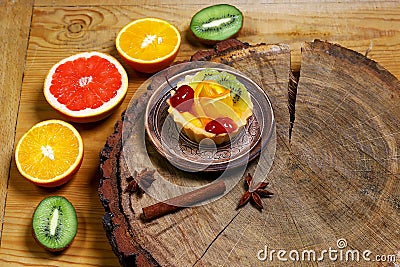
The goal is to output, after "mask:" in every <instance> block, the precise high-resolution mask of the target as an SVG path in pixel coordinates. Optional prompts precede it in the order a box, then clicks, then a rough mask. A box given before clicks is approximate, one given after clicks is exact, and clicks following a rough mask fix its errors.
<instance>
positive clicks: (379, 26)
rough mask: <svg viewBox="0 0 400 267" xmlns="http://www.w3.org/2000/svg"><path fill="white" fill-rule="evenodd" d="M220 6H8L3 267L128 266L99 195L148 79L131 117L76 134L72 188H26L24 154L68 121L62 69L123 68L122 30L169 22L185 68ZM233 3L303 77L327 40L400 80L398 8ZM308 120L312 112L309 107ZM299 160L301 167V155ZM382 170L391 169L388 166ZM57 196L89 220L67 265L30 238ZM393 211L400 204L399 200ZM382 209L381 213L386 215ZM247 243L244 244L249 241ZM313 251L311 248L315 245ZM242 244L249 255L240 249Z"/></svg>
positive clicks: (245, 33)
mask: <svg viewBox="0 0 400 267" xmlns="http://www.w3.org/2000/svg"><path fill="white" fill-rule="evenodd" d="M214 2H215V3H216V1H207V2H203V3H193V2H192V1H186V0H184V1H181V2H180V4H178V5H177V4H176V1H101V0H93V1H92V0H87V1H81V0H74V1H69V2H68V4H66V3H65V2H62V1H53V0H48V1H47V0H37V1H35V2H34V3H33V1H11V0H10V1H8V0H5V1H4V0H0V21H1V24H0V37H1V40H2V41H1V48H2V50H1V55H2V60H3V61H2V64H0V91H1V95H2V98H1V106H0V112H1V126H0V127H1V130H2V135H1V137H0V140H1V143H2V147H1V150H0V151H1V156H2V157H1V160H0V163H1V164H0V219H1V221H2V231H1V247H0V264H1V266H31V265H39V266H43V265H47V266H118V265H119V263H118V260H117V258H116V257H115V255H114V253H113V252H112V250H111V247H110V245H109V244H108V240H107V238H106V236H105V234H104V231H103V228H102V225H101V218H102V215H103V208H102V206H101V203H100V202H99V199H98V194H97V187H98V179H99V178H98V177H99V172H98V165H99V151H100V149H101V148H102V146H103V145H104V143H105V140H106V138H107V136H108V135H109V134H110V133H111V132H112V131H113V125H114V123H115V121H116V120H118V119H119V118H120V113H121V112H122V111H123V110H124V109H125V108H126V106H127V104H128V103H129V100H130V98H131V97H132V96H133V95H134V93H135V91H136V89H137V88H138V87H139V86H140V84H141V83H142V82H144V81H145V80H146V79H147V77H148V76H146V75H142V74H139V73H136V72H134V71H132V70H130V69H129V68H127V70H128V73H129V78H130V83H129V93H128V95H127V98H126V100H125V102H124V104H123V105H122V106H121V108H120V109H119V110H117V111H116V113H115V114H113V115H112V116H111V117H109V118H108V119H106V120H104V121H102V122H99V123H92V124H84V125H79V124H77V125H76V126H77V128H78V130H79V131H80V132H81V134H82V136H83V139H84V143H85V158H84V161H83V164H82V167H81V169H80V171H79V172H78V173H77V174H76V175H75V177H74V179H73V180H72V181H71V182H70V183H68V184H66V185H65V186H63V187H61V188H57V189H53V190H46V189H42V188H39V187H36V186H34V185H32V184H30V183H28V182H27V181H25V180H24V179H23V178H22V176H21V175H20V174H19V173H18V171H17V170H16V167H15V163H14V161H13V148H14V144H15V142H16V141H17V140H18V139H19V138H20V137H21V136H22V134H23V133H24V132H25V131H26V130H28V129H29V128H30V127H31V126H32V125H33V124H35V123H36V122H39V121H41V120H45V119H50V118H59V116H58V115H57V114H56V113H55V112H54V111H53V110H52V109H51V108H50V106H49V105H48V104H47V103H46V101H45V99H44V97H43V94H42V84H43V81H44V78H45V76H46V73H47V71H48V70H49V68H50V67H51V66H52V65H53V64H54V63H56V62H57V61H58V60H60V59H62V58H64V57H66V56H69V55H71V54H73V53H76V52H83V51H90V50H99V51H103V52H108V53H110V54H111V55H114V56H116V57H117V58H118V56H117V52H116V49H115V47H114V39H115V37H116V34H117V32H118V30H119V29H120V28H121V27H122V26H124V25H125V24H127V23H128V22H129V21H131V20H133V19H136V18H140V17H145V16H155V17H160V18H163V19H166V20H169V21H170V22H171V23H172V24H174V25H176V26H177V27H178V29H179V31H180V32H181V34H182V36H183V37H184V38H183V43H182V46H181V49H180V52H179V55H178V58H177V60H185V59H188V57H189V56H190V55H192V54H193V53H194V52H195V51H197V50H199V49H205V47H203V46H201V45H199V44H197V43H192V42H190V41H189V40H188V39H187V38H186V35H187V27H188V24H189V21H190V18H191V16H192V15H193V14H194V13H195V12H196V11H197V10H199V9H200V8H202V7H204V6H207V5H210V4H212V3H214ZM231 3H232V4H235V5H236V6H238V7H239V8H240V9H241V10H242V11H243V12H244V14H245V24H244V27H243V29H242V31H241V33H240V35H239V39H240V40H242V41H247V42H250V43H253V44H255V43H260V42H266V43H272V44H273V43H286V44H288V45H289V46H290V48H291V50H292V68H294V69H299V67H300V61H301V58H300V47H301V46H302V45H303V43H304V41H312V40H313V39H315V38H319V39H322V40H328V41H330V42H334V43H339V44H341V45H343V46H346V47H348V48H350V49H353V50H355V51H357V52H360V53H362V54H365V53H366V52H367V51H368V57H369V58H371V59H373V60H375V61H377V62H379V64H380V65H381V66H383V67H384V68H386V69H388V70H389V71H390V72H391V73H392V74H393V75H394V76H395V77H397V78H400V33H399V29H400V20H399V17H400V4H399V2H398V1H362V2H358V3H354V2H353V1H341V2H340V3H338V2H336V1H317V0H309V1H305V0H302V1H300V0H299V1H285V2H282V1H277V0H276V1H265V2H263V3H257V2H255V1H254V2H250V1H248V2H245V3H241V2H240V1H232V2H231ZM339 100H343V99H342V98H341V99H339ZM304 103H306V102H304ZM300 110H301V109H300ZM303 111H304V112H310V110H308V109H307V108H306V107H305V108H304V110H303ZM15 128H16V130H15ZM370 138H375V137H374V136H371V137H370ZM360 140H364V139H360ZM393 140H395V139H393ZM393 140H392V141H391V142H392V143H390V142H389V143H390V144H391V145H390V146H389V151H391V153H392V155H393V157H395V156H397V157H398V155H397V154H396V153H395V152H394V151H395V150H394V149H395V148H396V144H397V146H398V143H396V142H394V141H393ZM339 141H340V140H339ZM350 148H351V147H349V149H350ZM298 155H299V157H300V156H301V153H299V154H298ZM386 159H387V158H386ZM305 160H306V159H305ZM382 160H383V161H384V158H382ZM366 162H367V161H366ZM376 164H377V165H376V166H378V167H379V166H380V167H382V166H386V165H382V164H388V162H387V161H384V162H377V163H376ZM10 166H11V168H10ZM392 166H393V165H392ZM389 167H390V166H389ZM389 167H387V168H386V167H385V168H383V167H382V168H380V169H379V170H381V171H382V172H384V171H387V170H390V171H391V172H392V174H393V175H394V176H393V177H392V178H390V179H388V180H387V182H388V184H387V185H386V186H385V187H382V188H378V189H379V190H383V192H385V193H388V192H389V191H390V190H393V188H395V187H394V186H395V185H393V183H394V182H395V181H396V180H395V178H397V179H398V177H397V176H396V175H398V170H397V171H396V170H395V169H390V168H389ZM343 168H344V167H343ZM9 169H10V171H9ZM310 171H315V170H310ZM397 181H398V180H397ZM391 183H392V184H391ZM288 189H289V188H288ZM326 190H329V189H326ZM373 190H374V189H373V188H372V187H370V188H369V189H368V188H367V189H366V191H365V192H366V196H365V197H366V198H370V197H373V196H374V195H373V194H374V191H373ZM388 190H389V191H388ZM52 194H60V195H64V196H66V197H67V198H69V199H70V200H71V201H72V202H73V204H74V205H75V207H76V209H77V212H78V220H79V229H78V235H77V237H76V240H75V241H74V243H73V245H72V246H71V247H70V248H69V249H68V250H67V251H65V252H64V253H62V254H59V255H53V254H50V253H47V252H45V251H43V250H42V249H41V248H39V247H37V246H36V244H35V243H34V241H33V239H32V237H31V235H30V220H31V216H32V213H33V210H34V208H35V206H36V205H37V203H38V202H39V201H40V200H41V199H42V198H43V197H45V196H48V195H52ZM288 201H289V200H288ZM291 201H296V196H293V198H292V199H291ZM332 201H335V200H332ZM381 201H384V200H381ZM388 201H392V203H396V201H395V200H394V199H391V200H390V199H389V200H388ZM288 203H289V202H288ZM288 205H289V204H288ZM382 207H383V206H382V205H378V207H377V208H378V209H379V208H382ZM365 208H369V209H372V208H373V207H365ZM331 211H332V219H334V220H335V221H336V222H337V223H340V222H341V218H347V220H349V218H348V217H341V216H348V214H347V215H346V214H345V215H341V214H337V213H334V210H331ZM299 212H300V211H299ZM326 212H327V211H326ZM244 219H245V218H244ZM360 219H362V218H361V217H360V218H359V220H360ZM394 219H396V218H394ZM287 220H290V218H287ZM359 220H358V221H357V220H356V223H355V224H354V225H357V223H360V221H359ZM397 220H398V216H397ZM384 221H385V220H382V219H381V218H379V217H377V218H375V219H373V220H372V223H371V224H369V225H368V226H369V229H370V231H373V232H377V231H379V230H380V226H382V225H383V223H384ZM310 223H312V222H310ZM244 225H245V226H244V227H243V231H244V232H246V231H248V226H246V224H244ZM254 227H258V228H259V230H260V231H262V229H263V228H264V227H278V228H276V231H277V232H279V231H285V229H284V228H279V227H280V226H279V225H276V224H274V222H271V221H265V222H264V223H262V224H260V225H257V226H254ZM382 227H383V226H382ZM286 230H287V229H286ZM300 230H301V229H300ZM300 230H299V231H300ZM291 231H293V230H291ZM348 231H354V232H355V233H354V236H356V235H357V236H359V237H360V240H361V241H360V242H362V241H363V240H364V239H363V236H366V235H368V233H359V232H357V228H356V227H350V228H349V230H348ZM300 232H301V231H300ZM238 235H239V236H240V233H238ZM332 238H333V237H330V236H327V237H326V240H329V241H332ZM236 240H238V239H236ZM233 241H234V240H233ZM233 241H232V242H233ZM261 241H263V240H261ZM293 242H294V241H292V240H282V244H284V245H285V246H284V248H288V247H290V244H292V243H293ZM304 242H305V243H304V244H305V246H306V245H307V244H308V243H307V241H304ZM388 242H389V241H388ZM261 243H262V242H261ZM238 244H239V245H243V244H241V243H240V242H239V243H238ZM354 245H357V244H354ZM282 246H283V245H282ZM204 260H206V259H204Z"/></svg>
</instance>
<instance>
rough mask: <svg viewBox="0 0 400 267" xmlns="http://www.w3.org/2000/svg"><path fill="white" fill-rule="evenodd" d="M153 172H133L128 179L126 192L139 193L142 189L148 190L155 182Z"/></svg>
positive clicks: (145, 170) (146, 170)
mask: <svg viewBox="0 0 400 267" xmlns="http://www.w3.org/2000/svg"><path fill="white" fill-rule="evenodd" d="M155 172H156V171H155V170H152V171H151V170H148V169H147V168H146V169H144V170H142V171H141V172H139V173H138V172H137V171H136V170H135V171H134V172H133V174H132V176H130V177H129V178H128V182H129V183H128V185H127V187H126V189H125V191H127V192H131V193H134V192H140V191H143V189H146V188H149V187H150V186H151V184H152V183H153V182H154V181H155V180H156V178H154V173H155Z"/></svg>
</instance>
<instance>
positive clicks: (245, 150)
mask: <svg viewBox="0 0 400 267" xmlns="http://www.w3.org/2000/svg"><path fill="white" fill-rule="evenodd" d="M208 68H209V67H208ZM203 69H204V68H195V69H189V70H183V71H180V72H178V73H175V74H174V75H172V76H170V77H168V78H167V79H168V82H167V79H165V82H164V83H162V84H161V85H160V86H159V87H158V88H157V89H156V90H155V92H154V93H153V95H152V96H151V98H150V100H149V103H148V105H147V108H146V113H145V128H146V132H147V135H148V137H149V140H150V141H151V143H153V145H154V146H155V148H156V150H157V151H158V152H159V153H160V154H161V155H162V156H164V157H165V158H166V159H167V160H168V161H169V162H170V163H171V164H173V165H174V166H175V167H177V168H179V169H181V170H184V171H191V172H198V171H204V172H210V171H224V170H227V169H232V168H236V167H239V166H243V165H245V164H247V163H248V162H249V161H251V160H253V159H255V158H256V157H257V156H258V155H259V154H260V152H261V151H262V149H263V148H264V147H265V145H266V144H267V143H268V141H269V139H270V138H271V135H272V131H273V129H274V123H275V122H274V115H273V110H272V106H271V102H270V100H269V98H268V96H267V95H266V94H265V92H264V91H263V90H262V89H261V88H260V87H259V86H258V85H257V84H256V83H255V82H253V81H252V80H250V79H249V78H247V77H246V76H244V75H243V74H240V73H239V72H237V71H235V70H234V69H233V68H230V67H223V68H220V67H218V68H213V69H216V70H218V71H225V72H228V73H231V74H233V75H235V76H236V78H237V79H238V80H239V81H240V82H241V83H243V84H244V85H245V87H246V88H247V90H248V92H249V93H250V96H251V100H252V102H253V105H254V108H253V115H252V116H251V117H250V118H249V119H248V121H247V125H246V126H245V127H244V128H243V129H242V130H241V131H240V132H239V133H238V134H237V135H236V136H235V137H234V138H232V139H231V140H230V142H227V143H224V144H222V145H219V146H216V145H210V144H209V143H208V144H205V143H202V142H200V144H199V143H196V142H194V141H192V140H190V139H189V138H188V137H187V136H186V135H185V134H184V133H182V132H181V131H180V129H178V126H177V125H176V123H175V122H174V120H173V118H172V116H170V115H169V113H168V107H169V106H168V104H167V103H166V100H167V99H168V98H169V97H170V96H171V94H170V91H171V89H173V87H175V86H176V84H177V83H178V82H179V81H181V80H183V79H184V78H185V76H186V75H194V74H196V73H197V72H199V71H201V70H203Z"/></svg>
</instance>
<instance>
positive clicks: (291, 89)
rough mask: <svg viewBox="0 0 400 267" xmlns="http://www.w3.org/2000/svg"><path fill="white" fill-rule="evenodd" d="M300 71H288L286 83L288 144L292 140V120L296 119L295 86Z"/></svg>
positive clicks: (297, 82)
mask: <svg viewBox="0 0 400 267" xmlns="http://www.w3.org/2000/svg"><path fill="white" fill-rule="evenodd" d="M299 79H300V71H292V70H291V71H290V72H289V84H288V108H289V117H290V122H289V123H290V126H289V144H290V142H291V140H292V131H293V127H294V121H295V119H296V115H295V114H296V96H297V86H298V84H299Z"/></svg>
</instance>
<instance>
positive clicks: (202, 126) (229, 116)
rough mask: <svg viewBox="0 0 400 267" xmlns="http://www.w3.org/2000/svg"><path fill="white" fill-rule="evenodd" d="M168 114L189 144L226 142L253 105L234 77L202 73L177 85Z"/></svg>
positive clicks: (233, 134) (218, 72)
mask: <svg viewBox="0 0 400 267" xmlns="http://www.w3.org/2000/svg"><path fill="white" fill-rule="evenodd" d="M167 103H168V105H169V108H168V113H169V114H170V115H171V116H172V118H173V119H174V121H175V123H176V124H177V125H178V127H179V128H180V129H181V131H183V133H184V134H185V135H186V136H187V137H189V138H190V139H191V140H192V141H194V142H197V143H200V142H201V141H202V140H204V139H206V140H207V139H211V140H212V141H213V142H214V143H215V144H216V145H220V144H222V143H225V142H228V141H230V140H231V139H232V138H233V137H234V136H235V135H236V134H237V133H239V132H240V130H241V129H242V128H243V127H244V126H245V125H246V124H247V119H248V118H249V117H251V116H252V114H253V103H252V102H251V98H250V94H249V93H248V91H247V89H246V87H245V86H244V85H243V84H242V83H241V82H240V81H239V80H238V79H237V78H236V76H235V75H233V74H231V73H228V72H225V71H219V70H216V69H204V70H201V71H199V72H197V73H196V74H195V75H188V76H186V77H185V79H184V80H183V81H181V82H179V83H178V84H177V86H176V88H175V89H174V90H171V97H170V98H168V99H167Z"/></svg>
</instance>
